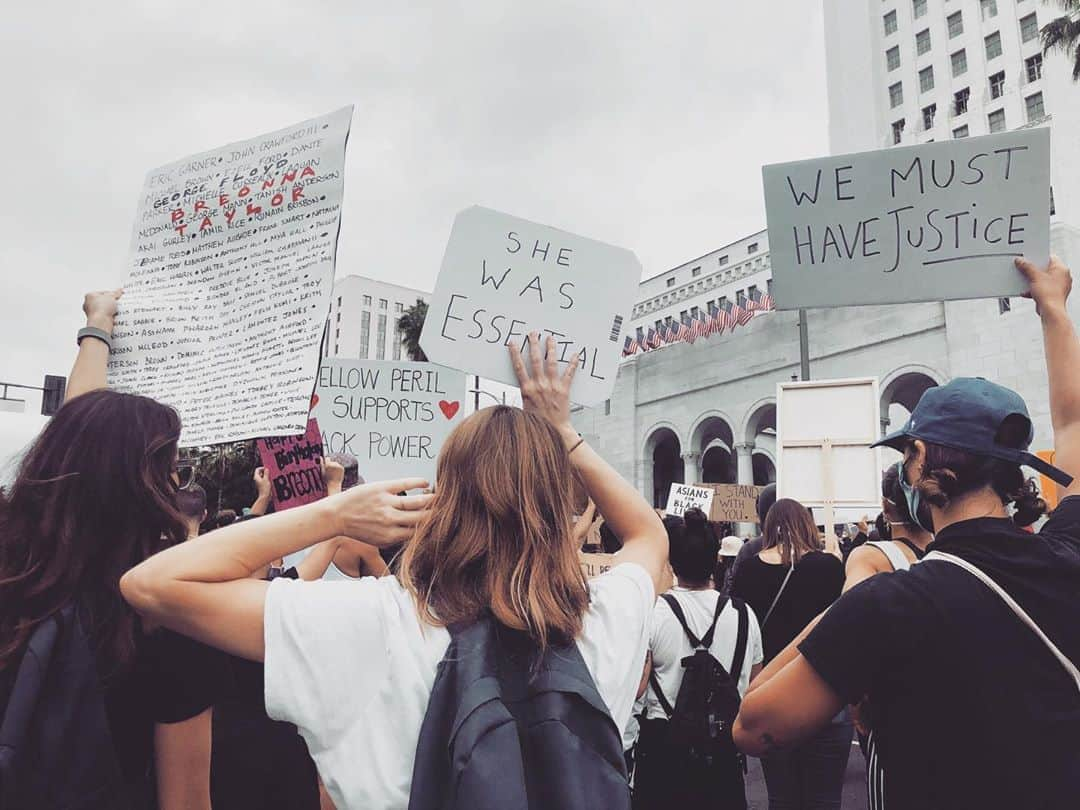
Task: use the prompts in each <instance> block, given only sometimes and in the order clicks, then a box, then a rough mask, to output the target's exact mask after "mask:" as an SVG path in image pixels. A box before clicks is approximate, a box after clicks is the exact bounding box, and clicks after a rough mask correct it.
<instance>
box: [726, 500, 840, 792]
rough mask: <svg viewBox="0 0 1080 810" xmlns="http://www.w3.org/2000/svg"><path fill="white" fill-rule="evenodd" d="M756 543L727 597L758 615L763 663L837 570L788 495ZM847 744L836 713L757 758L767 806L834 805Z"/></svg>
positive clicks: (835, 589)
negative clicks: (797, 741)
mask: <svg viewBox="0 0 1080 810" xmlns="http://www.w3.org/2000/svg"><path fill="white" fill-rule="evenodd" d="M763 545H764V547H763V548H762V550H761V551H760V552H758V554H757V555H756V556H754V557H752V558H750V559H749V560H747V561H746V562H745V563H744V564H743V565H742V566H741V567H740V568H739V569H738V570H737V571H736V572H735V577H734V581H733V583H732V595H733V596H735V597H737V598H739V599H744V600H745V601H746V602H747V603H748V604H749V605H750V607H751V608H753V610H754V613H755V615H757V616H760V617H761V634H762V639H763V643H764V648H765V659H764V660H765V663H766V664H767V663H768V662H769V661H770V660H771V659H772V658H774V657H775V656H776V654H777V653H778V652H780V651H781V650H783V649H784V647H786V646H787V645H788V644H789V643H790V642H791V640H792V639H793V638H795V636H796V635H798V634H799V632H800V631H802V629H803V628H804V627H805V626H806V625H807V623H808V622H810V621H811V620H813V619H814V617H815V616H817V615H818V614H820V613H821V612H822V611H823V610H825V609H826V608H827V607H829V605H831V604H832V603H833V602H834V601H835V600H836V598H837V597H839V596H840V589H841V588H842V587H843V584H844V566H843V564H842V563H841V562H840V559H839V558H838V557H837V556H835V555H834V554H831V553H829V552H827V551H824V550H823V549H822V543H821V539H820V537H819V535H818V531H817V527H816V526H815V525H814V521H813V518H812V517H811V516H810V513H809V512H808V511H807V509H806V507H804V506H803V505H802V504H800V503H799V502H798V501H794V500H791V499H790V498H781V499H780V500H779V501H777V502H776V504H775V505H774V506H773V507H772V509H771V510H770V511H769V514H768V516H767V517H766V518H765V534H764V544H763ZM838 712H839V709H838ZM851 739H852V727H851V722H850V720H848V718H847V717H846V714H844V713H841V714H840V716H838V718H837V722H836V723H834V724H831V725H830V726H828V727H826V728H825V729H824V730H822V731H821V732H819V733H818V734H817V735H815V736H814V737H812V738H810V739H808V740H806V741H804V742H803V743H802V744H801V745H799V746H797V747H795V748H792V749H790V750H786V751H773V752H770V753H769V754H768V755H767V756H764V757H762V760H761V767H762V770H763V771H764V773H765V783H766V787H767V788H768V791H769V806H770V808H773V810H780V808H784V810H787V809H788V808H791V809H792V810H802V808H827V807H835V808H839V806H840V794H841V789H842V788H843V781H844V769H845V768H846V765H847V758H848V754H849V753H850V749H851Z"/></svg>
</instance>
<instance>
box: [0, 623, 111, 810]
mask: <svg viewBox="0 0 1080 810" xmlns="http://www.w3.org/2000/svg"><path fill="white" fill-rule="evenodd" d="M0 709H2V717H0V808H3V810H24V808H26V809H27V810H29V808H33V810H51V809H52V808H57V810H59V809H60V808H63V810H106V809H107V810H115V808H122V807H128V806H130V805H129V801H128V796H127V788H126V786H125V784H124V782H123V778H122V777H121V774H120V766H119V763H118V761H117V758H116V754H115V751H114V748H113V744H112V735H111V733H110V731H109V724H108V720H107V718H106V714H105V701H104V697H103V694H102V690H101V684H100V682H99V679H98V673H97V665H96V663H95V661H94V657H93V654H92V653H91V652H90V645H89V643H88V641H87V639H86V635H85V634H84V632H83V629H82V626H81V623H80V622H79V620H78V618H77V616H76V611H75V609H74V607H73V606H72V605H69V606H68V607H66V608H64V609H63V610H62V611H60V613H58V614H57V615H56V616H53V617H52V618H50V619H48V620H46V621H43V622H42V623H41V624H39V625H38V626H37V627H36V628H35V629H34V632H33V634H32V635H31V636H30V640H29V642H28V643H27V647H26V650H25V652H24V653H23V657H22V661H21V662H20V664H19V668H18V670H17V671H16V673H15V680H14V681H13V683H12V687H11V692H10V695H9V697H8V700H7V704H6V705H5V706H2V707H0Z"/></svg>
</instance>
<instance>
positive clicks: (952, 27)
mask: <svg viewBox="0 0 1080 810" xmlns="http://www.w3.org/2000/svg"><path fill="white" fill-rule="evenodd" d="M945 22H947V23H948V24H949V39H952V38H953V37H958V36H960V35H961V34H962V33H964V14H963V12H960V11H954V12H953V13H952V14H950V15H949V16H948V17H946V18H945Z"/></svg>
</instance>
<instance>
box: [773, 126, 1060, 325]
mask: <svg viewBox="0 0 1080 810" xmlns="http://www.w3.org/2000/svg"><path fill="white" fill-rule="evenodd" d="M762 179H763V181H764V187H765V208H766V212H767V215H768V223H769V251H770V259H771V263H772V270H773V297H774V299H775V301H776V308H777V309H798V308H800V307H836V306H845V305H849V304H894V303H906V302H911V301H944V300H950V299H956V298H986V297H1002V296H1014V295H1020V294H1022V293H1023V292H1024V291H1025V290H1026V289H1027V283H1026V282H1025V281H1024V279H1023V277H1022V276H1021V275H1020V273H1019V271H1017V269H1016V268H1015V267H1014V265H1013V259H1014V258H1015V257H1016V256H1020V255H1025V256H1027V257H1028V258H1029V259H1032V260H1033V261H1035V262H1036V263H1039V264H1045V263H1046V262H1047V260H1048V259H1049V251H1050V130H1049V129H1048V128H1045V127H1042V128H1035V129H1020V130H1012V131H1010V132H1003V133H999V134H996V135H986V136H983V137H978V138H958V139H951V140H947V141H939V142H935V143H926V144H920V145H918V146H905V147H898V148H893V149H883V150H881V151H877V152H863V153H859V154H854V155H839V156H833V157H827V158H821V159H815V160H803V161H797V162H794V163H778V164H774V165H771V166H764V167H763V168H762Z"/></svg>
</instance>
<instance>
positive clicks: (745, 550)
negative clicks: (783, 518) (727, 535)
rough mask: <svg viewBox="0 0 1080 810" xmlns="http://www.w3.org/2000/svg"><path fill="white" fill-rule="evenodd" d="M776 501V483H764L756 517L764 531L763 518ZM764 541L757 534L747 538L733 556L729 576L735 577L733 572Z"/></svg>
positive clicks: (753, 553)
mask: <svg viewBox="0 0 1080 810" xmlns="http://www.w3.org/2000/svg"><path fill="white" fill-rule="evenodd" d="M774 503H776V484H766V485H765V486H764V487H762V488H761V492H759V493H758V497H757V504H756V507H757V519H758V529H759V530H760V531H761V532H762V533H764V531H765V518H767V517H768V516H769V510H770V509H772V508H773V504H774ZM764 541H765V538H764V536H763V534H762V535H758V536H757V537H754V538H753V539H751V540H747V541H746V542H745V543H744V544H743V547H742V548H741V549H739V554H738V556H736V557H735V562H734V563H732V565H731V573H730V574H729V578H731V579H733V578H734V577H735V572H736V571H738V570H739V566H740V565H742V564H743V563H744V562H746V561H747V560H749V559H751V558H752V557H756V556H757V553H758V552H759V551H761V545H762V543H763V542H764Z"/></svg>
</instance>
